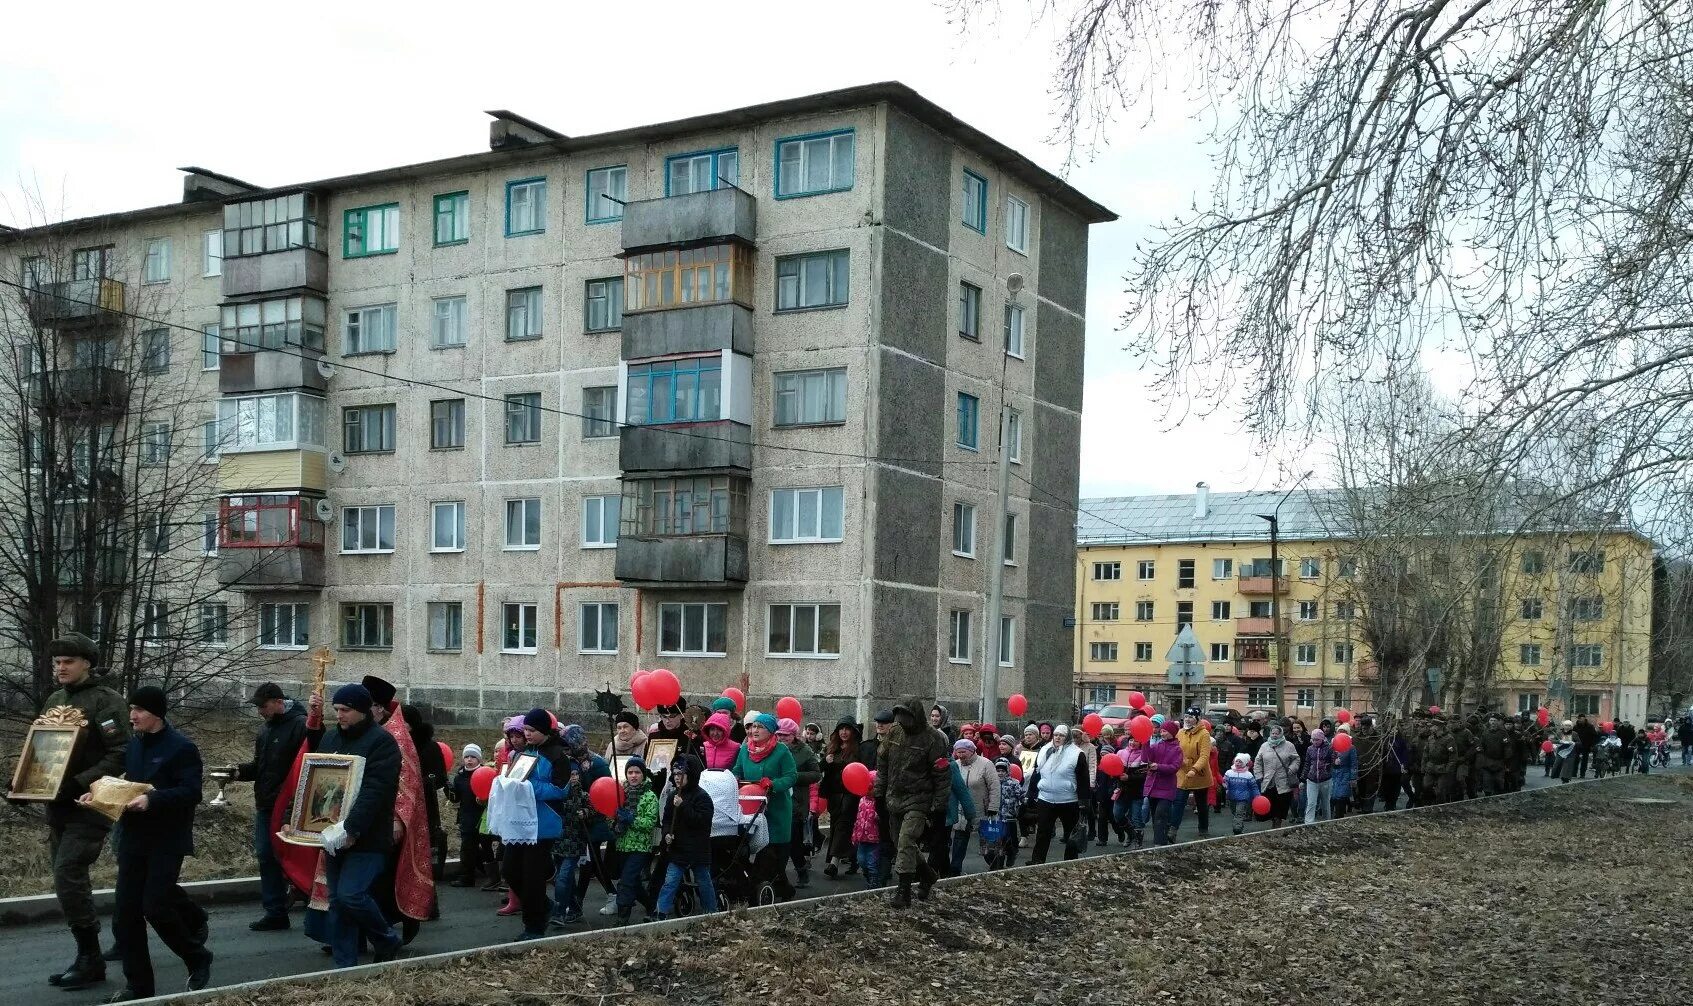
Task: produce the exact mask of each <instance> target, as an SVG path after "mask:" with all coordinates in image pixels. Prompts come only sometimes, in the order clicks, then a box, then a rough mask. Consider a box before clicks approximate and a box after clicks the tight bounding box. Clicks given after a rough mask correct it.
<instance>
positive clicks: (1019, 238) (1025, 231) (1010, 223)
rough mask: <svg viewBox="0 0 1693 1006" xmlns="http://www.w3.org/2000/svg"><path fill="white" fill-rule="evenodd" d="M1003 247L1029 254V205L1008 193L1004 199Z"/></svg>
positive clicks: (1021, 253)
mask: <svg viewBox="0 0 1693 1006" xmlns="http://www.w3.org/2000/svg"><path fill="white" fill-rule="evenodd" d="M1005 247H1007V248H1009V249H1011V250H1012V251H1014V252H1016V253H1017V254H1019V255H1027V254H1029V204H1028V203H1026V202H1024V201H1023V200H1021V199H1018V198H1017V197H1016V196H1013V195H1010V194H1009V193H1008V194H1007V195H1006V197H1005Z"/></svg>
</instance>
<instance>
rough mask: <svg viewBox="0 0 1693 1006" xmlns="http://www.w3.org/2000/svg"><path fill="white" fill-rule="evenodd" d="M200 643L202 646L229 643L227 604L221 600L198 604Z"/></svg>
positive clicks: (225, 644) (226, 644)
mask: <svg viewBox="0 0 1693 1006" xmlns="http://www.w3.org/2000/svg"><path fill="white" fill-rule="evenodd" d="M200 643H201V645H204V646H228V645H229V605H227V604H224V603H222V602H212V603H207V604H202V605H200Z"/></svg>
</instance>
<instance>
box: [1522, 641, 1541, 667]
mask: <svg viewBox="0 0 1693 1006" xmlns="http://www.w3.org/2000/svg"><path fill="white" fill-rule="evenodd" d="M1518 650H1519V654H1518V655H1519V659H1520V660H1521V661H1522V663H1523V665H1524V666H1526V667H1539V666H1540V644H1539V643H1524V644H1522V646H1521V647H1519V648H1518Z"/></svg>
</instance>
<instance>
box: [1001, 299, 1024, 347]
mask: <svg viewBox="0 0 1693 1006" xmlns="http://www.w3.org/2000/svg"><path fill="white" fill-rule="evenodd" d="M1005 355H1007V356H1015V357H1016V358H1017V359H1019V360H1021V359H1022V358H1023V309H1022V308H1021V307H1019V306H1017V305H1016V304H1007V305H1005Z"/></svg>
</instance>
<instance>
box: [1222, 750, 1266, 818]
mask: <svg viewBox="0 0 1693 1006" xmlns="http://www.w3.org/2000/svg"><path fill="white" fill-rule="evenodd" d="M1223 785H1224V786H1225V787H1227V789H1228V794H1229V817H1230V819H1232V820H1233V821H1234V833H1235V834H1236V835H1238V834H1240V833H1241V832H1243V831H1245V830H1246V822H1248V821H1250V820H1252V801H1253V800H1254V799H1255V798H1256V797H1257V796H1258V777H1257V776H1255V775H1253V774H1252V756H1251V755H1248V754H1237V755H1235V756H1234V765H1233V767H1231V768H1230V769H1229V770H1228V771H1227V772H1224V773H1223Z"/></svg>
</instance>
